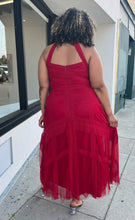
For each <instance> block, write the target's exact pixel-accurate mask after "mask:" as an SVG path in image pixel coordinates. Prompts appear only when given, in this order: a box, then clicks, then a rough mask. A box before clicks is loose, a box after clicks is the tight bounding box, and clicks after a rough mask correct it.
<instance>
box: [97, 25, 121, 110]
mask: <svg viewBox="0 0 135 220" xmlns="http://www.w3.org/2000/svg"><path fill="white" fill-rule="evenodd" d="M116 30H117V28H116V24H115V23H114V24H102V25H99V26H98V27H97V32H96V35H95V47H96V49H97V51H98V52H99V55H100V57H101V61H102V65H103V77H104V81H105V84H106V86H107V89H108V93H109V98H110V103H111V106H112V109H113V107H114V83H115V82H114V80H115V54H116V53H115V51H116Z"/></svg>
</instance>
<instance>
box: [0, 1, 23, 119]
mask: <svg viewBox="0 0 135 220" xmlns="http://www.w3.org/2000/svg"><path fill="white" fill-rule="evenodd" d="M19 108H20V106H19V94H18V76H17V64H16V45H15V31H14V15H13V1H0V118H2V117H4V116H6V115H8V114H10V113H12V112H14V111H16V110H18V109H19Z"/></svg>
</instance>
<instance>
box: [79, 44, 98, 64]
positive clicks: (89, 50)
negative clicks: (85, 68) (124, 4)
mask: <svg viewBox="0 0 135 220" xmlns="http://www.w3.org/2000/svg"><path fill="white" fill-rule="evenodd" d="M80 46H81V49H82V51H83V53H84V55H85V58H86V60H87V62H88V63H89V61H90V59H91V58H92V57H95V56H99V55H98V51H97V49H96V47H95V46H91V47H89V46H84V45H83V44H80Z"/></svg>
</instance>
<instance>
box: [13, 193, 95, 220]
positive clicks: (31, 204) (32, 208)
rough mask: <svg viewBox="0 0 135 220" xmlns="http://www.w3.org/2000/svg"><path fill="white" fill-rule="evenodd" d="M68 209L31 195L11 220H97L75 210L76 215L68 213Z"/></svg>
mask: <svg viewBox="0 0 135 220" xmlns="http://www.w3.org/2000/svg"><path fill="white" fill-rule="evenodd" d="M69 211H70V209H69V208H66V207H63V206H61V205H59V204H56V203H52V202H50V201H47V200H44V199H40V198H38V197H32V198H31V200H29V201H28V202H27V203H26V204H25V205H24V206H23V207H22V208H21V209H20V210H19V211H18V212H17V213H16V214H15V216H14V217H12V218H11V220H69V219H70V218H71V219H74V220H97V219H96V218H94V217H92V216H90V215H86V214H85V213H81V212H79V211H77V213H76V215H74V216H71V215H70V214H69Z"/></svg>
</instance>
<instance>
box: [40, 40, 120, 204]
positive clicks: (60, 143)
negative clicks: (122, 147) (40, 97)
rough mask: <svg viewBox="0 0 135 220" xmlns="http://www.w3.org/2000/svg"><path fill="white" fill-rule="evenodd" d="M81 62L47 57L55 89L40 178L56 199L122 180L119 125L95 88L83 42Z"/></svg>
mask: <svg viewBox="0 0 135 220" xmlns="http://www.w3.org/2000/svg"><path fill="white" fill-rule="evenodd" d="M74 46H75V48H76V50H77V52H78V53H79V55H80V57H81V60H82V62H79V63H76V64H71V65H67V66H62V65H58V64H53V63H51V57H52V54H53V51H54V50H55V47H56V44H55V43H54V44H53V45H52V47H51V49H50V52H49V55H48V58H47V62H46V64H47V68H48V73H49V79H50V86H51V90H50V93H49V95H48V98H47V101H46V108H45V111H44V124H45V127H44V130H43V132H42V135H41V141H40V154H39V156H40V180H41V183H42V184H43V192H44V194H45V196H47V197H51V198H52V199H61V200H62V201H64V200H65V199H72V198H76V199H80V198H86V197H88V195H91V196H92V197H94V198H97V197H102V196H105V195H106V194H109V192H110V189H111V188H110V184H113V183H116V184H120V178H119V147H118V134H117V129H116V128H112V127H110V126H109V123H108V119H107V115H106V113H105V111H104V110H103V108H102V106H101V103H100V101H99V99H98V98H97V96H96V94H95V92H94V90H93V89H92V88H91V86H90V82H89V71H88V64H87V62H86V59H85V57H84V54H83V52H82V49H81V47H80V45H79V44H78V43H76V44H75V45H74Z"/></svg>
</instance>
